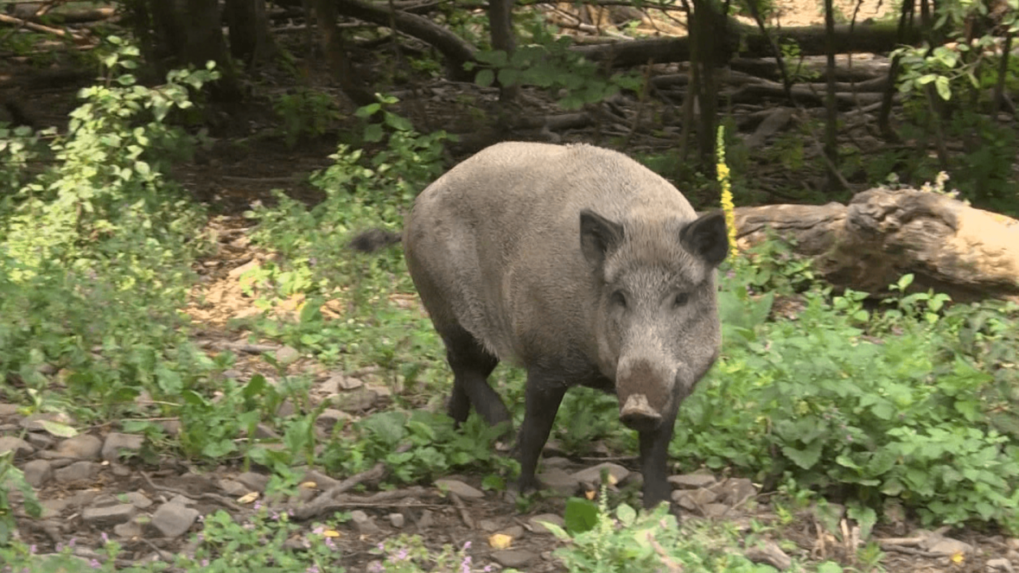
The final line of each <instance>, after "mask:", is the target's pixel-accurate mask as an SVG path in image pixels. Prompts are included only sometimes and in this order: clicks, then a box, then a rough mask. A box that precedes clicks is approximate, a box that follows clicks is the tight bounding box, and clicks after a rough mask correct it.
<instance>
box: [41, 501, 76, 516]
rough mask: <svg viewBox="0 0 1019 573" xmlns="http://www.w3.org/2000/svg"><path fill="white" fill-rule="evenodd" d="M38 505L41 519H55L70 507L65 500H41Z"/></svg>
mask: <svg viewBox="0 0 1019 573" xmlns="http://www.w3.org/2000/svg"><path fill="white" fill-rule="evenodd" d="M39 505H41V506H42V515H41V516H40V518H41V519H50V518H52V517H57V516H59V515H60V514H61V513H63V511H64V510H65V509H67V506H68V505H70V504H69V503H68V501H67V499H43V500H40V501H39Z"/></svg>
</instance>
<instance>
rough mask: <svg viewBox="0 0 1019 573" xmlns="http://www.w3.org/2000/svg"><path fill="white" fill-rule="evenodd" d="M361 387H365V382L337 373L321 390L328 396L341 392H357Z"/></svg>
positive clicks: (323, 384) (324, 383)
mask: <svg viewBox="0 0 1019 573" xmlns="http://www.w3.org/2000/svg"><path fill="white" fill-rule="evenodd" d="M361 386H364V381H363V380H361V379H360V378H354V377H353V376H347V375H345V374H339V373H337V374H333V375H332V376H330V377H329V379H328V380H326V381H325V382H323V383H322V386H321V390H322V391H323V392H325V393H326V394H335V393H337V392H339V391H340V390H357V389H358V388H360V387H361Z"/></svg>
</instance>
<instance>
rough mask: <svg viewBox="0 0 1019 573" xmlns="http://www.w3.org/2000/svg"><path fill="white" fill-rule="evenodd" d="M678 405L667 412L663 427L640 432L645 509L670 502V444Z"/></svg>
mask: <svg viewBox="0 0 1019 573" xmlns="http://www.w3.org/2000/svg"><path fill="white" fill-rule="evenodd" d="M678 409H679V408H678V404H676V405H674V406H673V407H672V409H671V411H670V412H666V415H665V416H664V419H663V420H662V423H661V425H659V426H658V427H657V428H655V429H654V430H651V431H649V432H640V434H639V436H640V471H641V474H643V476H644V507H645V508H647V509H651V508H653V507H655V506H656V505H658V504H659V503H661V502H663V501H669V497H670V495H671V494H672V488H671V487H670V486H669V482H668V477H669V475H668V467H667V465H668V464H667V461H668V457H669V442H671V441H672V433H673V430H674V429H675V425H676V412H677V410H678Z"/></svg>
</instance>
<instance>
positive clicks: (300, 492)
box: [297, 483, 319, 503]
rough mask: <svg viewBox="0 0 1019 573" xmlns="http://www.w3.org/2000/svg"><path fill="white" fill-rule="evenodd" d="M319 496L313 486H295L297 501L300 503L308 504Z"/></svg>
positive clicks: (306, 484) (305, 484)
mask: <svg viewBox="0 0 1019 573" xmlns="http://www.w3.org/2000/svg"><path fill="white" fill-rule="evenodd" d="M318 494H319V489H318V488H317V487H315V485H314V484H308V483H301V484H297V499H298V501H300V502H301V503H308V502H309V501H311V500H313V499H315V496H317V495H318Z"/></svg>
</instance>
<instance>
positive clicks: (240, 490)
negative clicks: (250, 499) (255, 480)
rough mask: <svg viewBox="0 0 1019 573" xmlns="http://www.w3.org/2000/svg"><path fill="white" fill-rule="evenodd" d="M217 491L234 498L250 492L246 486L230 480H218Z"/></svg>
mask: <svg viewBox="0 0 1019 573" xmlns="http://www.w3.org/2000/svg"><path fill="white" fill-rule="evenodd" d="M219 489H221V490H223V493H225V494H227V495H232V496H234V497H240V496H242V495H245V494H247V493H250V492H251V490H250V489H249V488H248V486H246V485H244V484H242V483H241V482H239V481H236V480H232V479H221V480H219Z"/></svg>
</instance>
